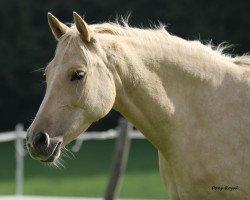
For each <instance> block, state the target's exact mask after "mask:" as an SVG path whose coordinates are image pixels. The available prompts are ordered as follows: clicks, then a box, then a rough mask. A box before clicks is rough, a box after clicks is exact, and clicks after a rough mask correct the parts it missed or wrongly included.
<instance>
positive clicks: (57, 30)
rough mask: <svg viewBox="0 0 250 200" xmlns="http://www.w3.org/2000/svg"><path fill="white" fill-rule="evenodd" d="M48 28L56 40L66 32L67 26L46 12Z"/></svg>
mask: <svg viewBox="0 0 250 200" xmlns="http://www.w3.org/2000/svg"><path fill="white" fill-rule="evenodd" d="M48 23H49V27H50V29H51V31H52V33H53V35H54V36H55V38H56V39H57V40H59V38H60V37H61V36H62V35H63V34H65V33H66V32H67V30H68V29H69V27H68V26H66V25H65V24H63V23H62V22H60V21H59V20H58V19H57V18H56V17H55V16H54V15H52V14H51V13H50V12H48Z"/></svg>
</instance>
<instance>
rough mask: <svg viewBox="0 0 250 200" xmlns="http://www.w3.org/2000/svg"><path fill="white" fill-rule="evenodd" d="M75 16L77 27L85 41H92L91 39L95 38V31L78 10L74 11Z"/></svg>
mask: <svg viewBox="0 0 250 200" xmlns="http://www.w3.org/2000/svg"><path fill="white" fill-rule="evenodd" d="M73 17H74V21H75V25H76V28H77V30H78V31H79V33H80V34H81V36H82V39H83V41H86V42H91V40H92V39H93V33H92V31H91V29H90V27H89V25H88V24H87V23H86V22H85V21H84V20H83V19H82V18H81V16H80V15H78V14H77V13H76V12H73Z"/></svg>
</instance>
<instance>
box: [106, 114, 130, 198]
mask: <svg viewBox="0 0 250 200" xmlns="http://www.w3.org/2000/svg"><path fill="white" fill-rule="evenodd" d="M119 125H120V126H119V127H120V133H119V135H118V137H117V139H116V146H115V151H114V157H113V163H112V167H111V174H110V178H109V182H108V186H107V189H106V193H105V197H104V199H105V200H113V199H116V197H117V196H118V195H119V190H120V186H121V182H122V177H123V174H124V172H125V169H126V165H127V160H128V154H129V149H130V137H129V132H130V130H131V129H132V126H131V124H130V123H128V121H127V120H125V119H123V118H122V119H120V123H119Z"/></svg>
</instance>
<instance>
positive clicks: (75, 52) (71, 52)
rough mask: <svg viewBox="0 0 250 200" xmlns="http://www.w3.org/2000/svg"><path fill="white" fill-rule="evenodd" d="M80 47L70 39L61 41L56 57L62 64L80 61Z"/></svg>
mask: <svg viewBox="0 0 250 200" xmlns="http://www.w3.org/2000/svg"><path fill="white" fill-rule="evenodd" d="M79 48H80V47H79ZM79 48H77V47H76V45H75V44H73V42H70V41H69V42H68V43H66V42H64V43H59V44H58V47H57V50H56V54H55V58H54V59H55V60H56V61H57V62H60V63H62V64H64V63H75V62H78V60H79V59H80V57H81V53H80V51H79Z"/></svg>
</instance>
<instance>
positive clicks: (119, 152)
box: [0, 119, 145, 200]
mask: <svg viewBox="0 0 250 200" xmlns="http://www.w3.org/2000/svg"><path fill="white" fill-rule="evenodd" d="M25 138H26V132H25V131H24V130H23V125H22V124H17V126H16V130H15V131H9V132H2V133H0V142H9V141H15V149H16V196H22V195H23V180H24V176H23V171H24V156H25V149H24V142H23V140H24V139H25ZM107 139H116V140H117V142H116V144H117V145H116V148H115V150H114V156H113V157H114V158H113V163H112V166H111V173H110V180H109V184H108V186H107V189H106V193H105V199H108V200H113V199H116V198H117V197H118V196H119V195H118V194H119V188H120V187H119V186H120V183H121V180H122V175H123V172H124V171H125V169H126V163H127V159H128V153H129V148H130V145H129V144H130V140H131V139H145V137H144V136H143V135H142V134H141V133H140V132H139V131H136V130H133V129H132V128H131V125H130V124H129V123H128V122H127V121H126V120H124V119H121V121H120V125H119V126H118V127H117V129H111V130H108V131H104V132H85V133H84V134H81V135H80V136H79V137H78V138H77V139H76V141H75V144H74V145H73V146H72V148H71V150H72V151H74V152H77V151H79V150H80V149H81V146H82V143H83V141H87V140H107Z"/></svg>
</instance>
